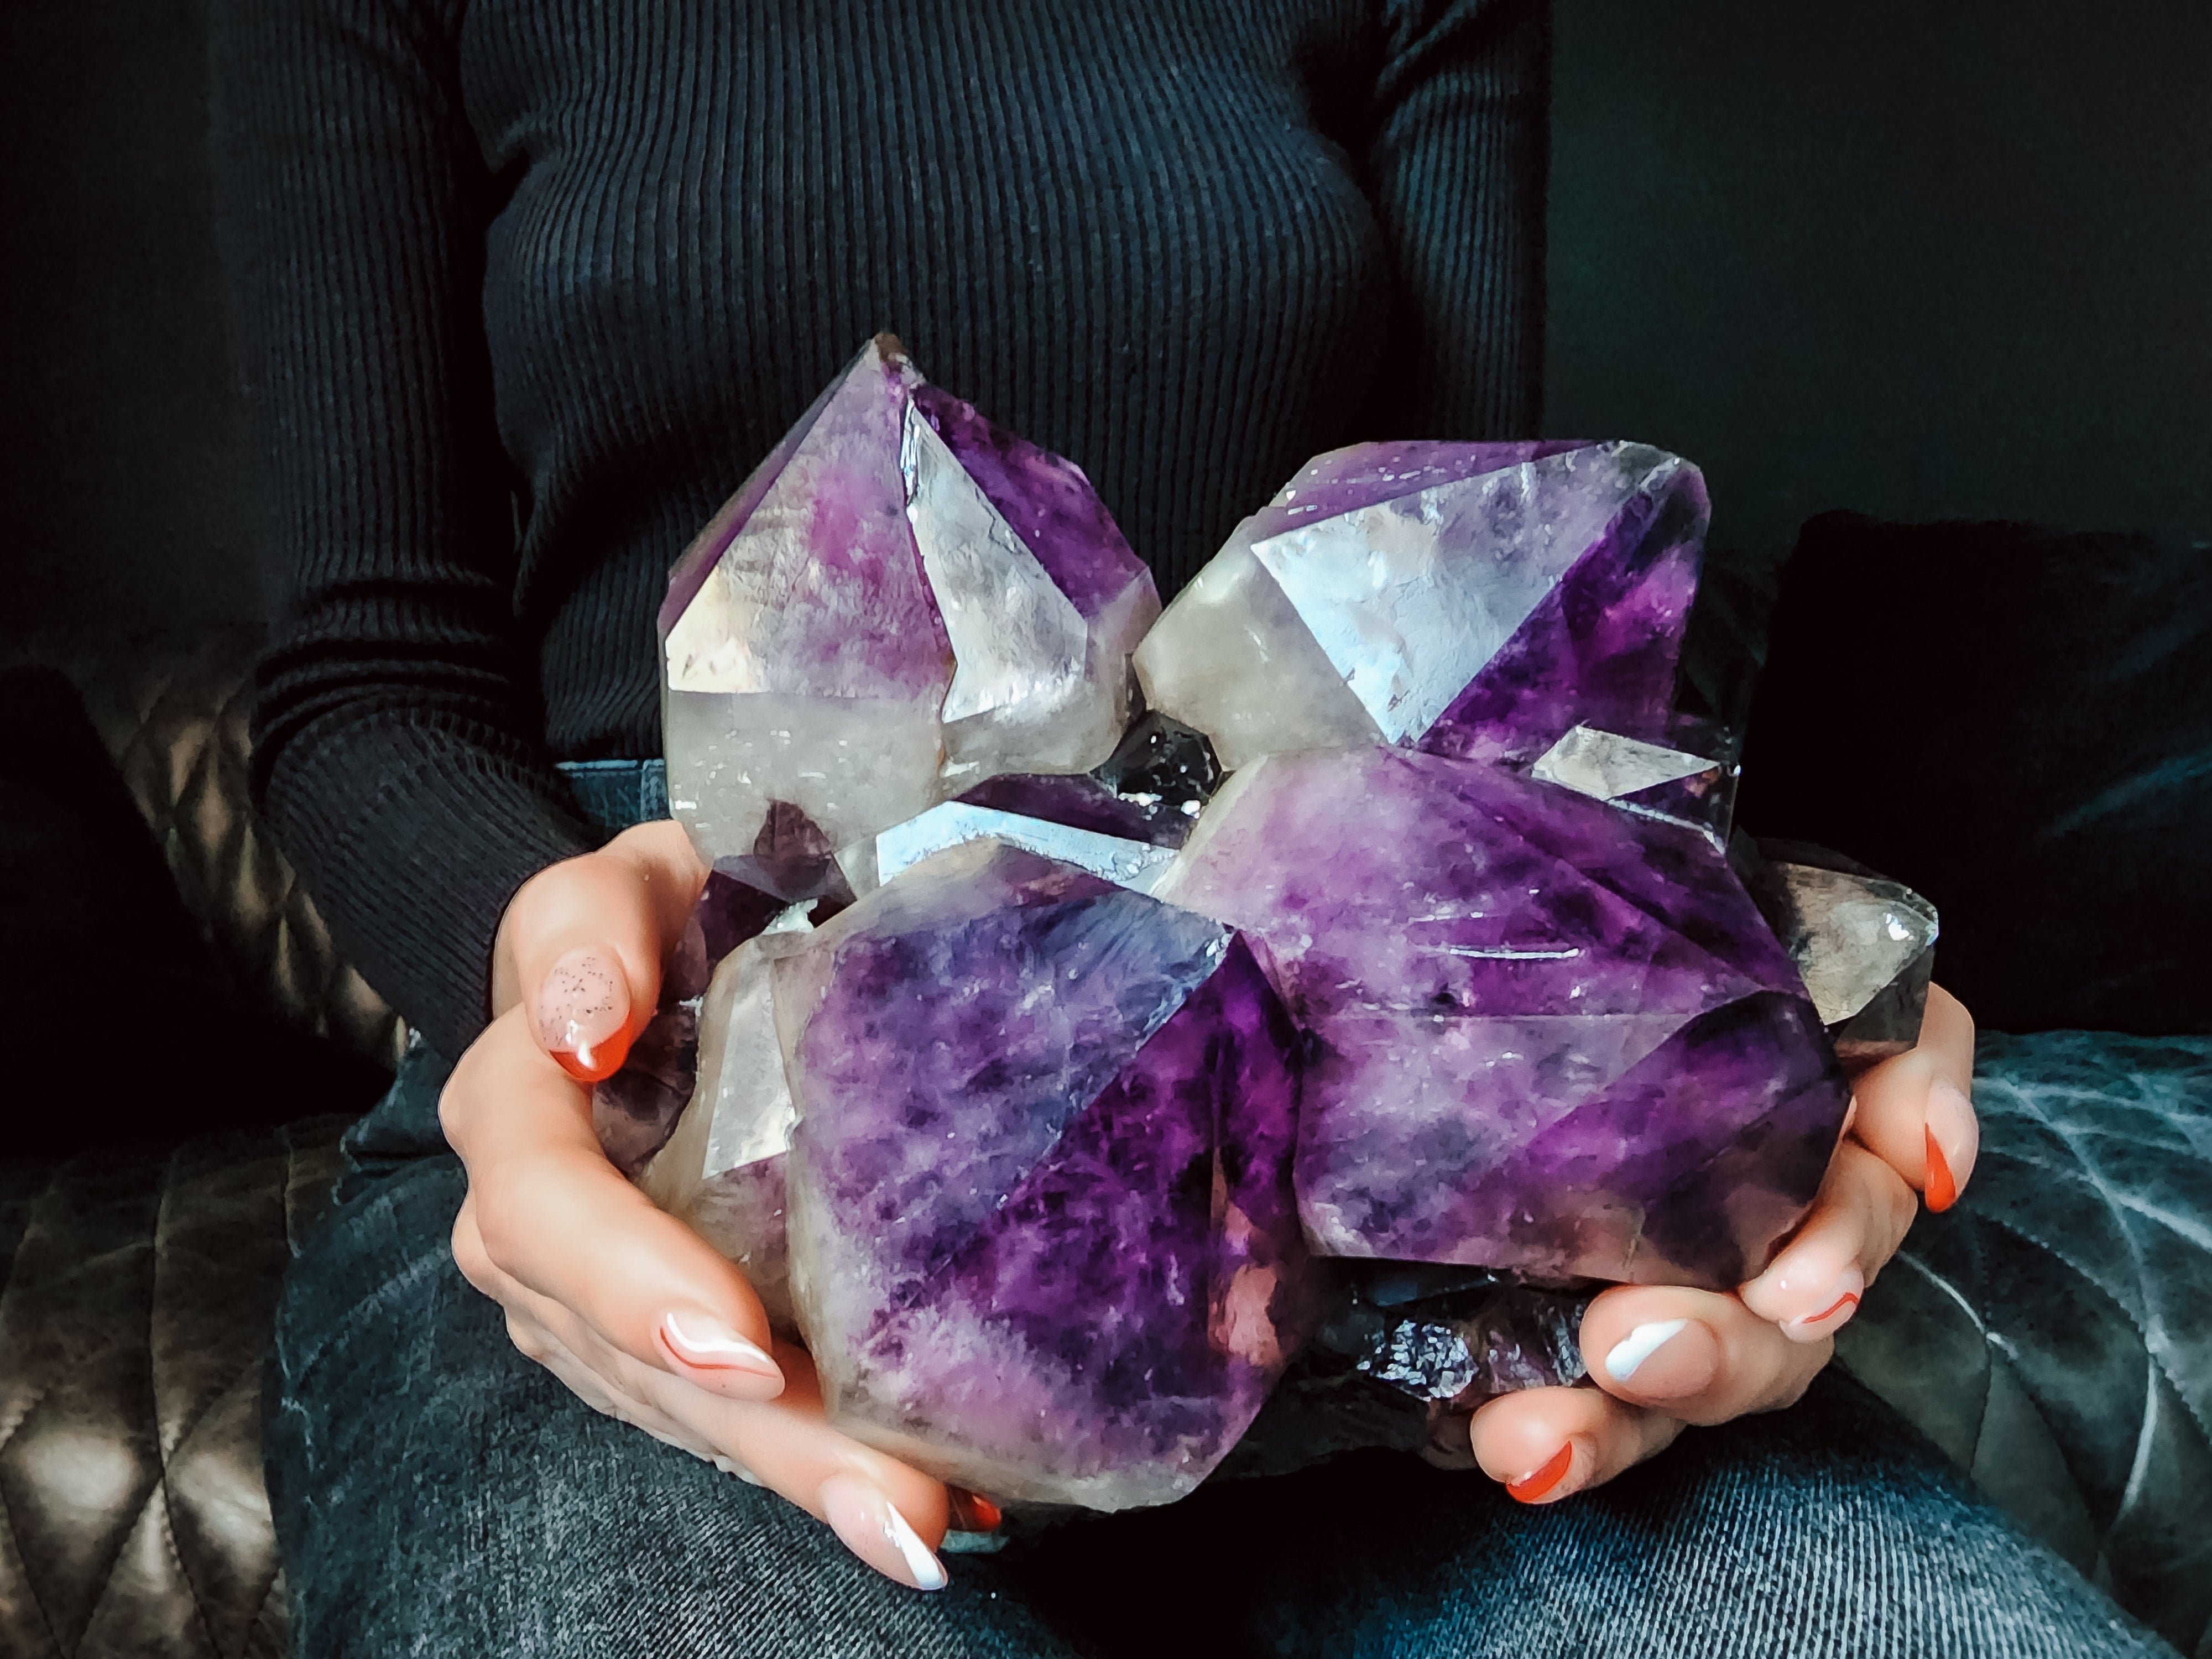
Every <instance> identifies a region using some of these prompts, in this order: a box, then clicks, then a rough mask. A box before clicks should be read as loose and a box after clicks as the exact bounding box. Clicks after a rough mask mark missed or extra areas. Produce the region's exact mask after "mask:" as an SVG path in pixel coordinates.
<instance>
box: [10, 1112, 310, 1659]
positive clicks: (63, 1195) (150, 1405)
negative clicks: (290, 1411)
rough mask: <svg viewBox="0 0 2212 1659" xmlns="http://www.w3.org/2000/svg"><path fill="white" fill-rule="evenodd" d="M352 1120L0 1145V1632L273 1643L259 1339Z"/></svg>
mask: <svg viewBox="0 0 2212 1659" xmlns="http://www.w3.org/2000/svg"><path fill="white" fill-rule="evenodd" d="M341 1128H343V1119H339V1118H324V1119H315V1120H309V1121H305V1122H301V1123H296V1124H293V1125H290V1126H288V1127H285V1128H284V1129H283V1130H279V1131H275V1132H264V1133H251V1134H249V1133H224V1134H219V1135H214V1136H209V1137H205V1138H203V1139H198V1140H195V1141H191V1142H189V1143H187V1144H186V1145H185V1146H183V1147H181V1148H179V1149H177V1150H175V1151H173V1152H142V1153H138V1154H125V1155H117V1154H113V1153H107V1152H101V1153H90V1154H86V1155H84V1156H82V1157H80V1158H72V1159H70V1160H69V1161H67V1162H66V1163H63V1164H43V1165H42V1164H0V1522H4V1523H5V1524H4V1526H0V1653H5V1654H7V1655H9V1656H10V1659H217V1656H220V1659H232V1656H254V1659H281V1656H282V1655H283V1653H284V1652H285V1650H286V1637H285V1626H284V1613H283V1593H282V1589H281V1587H280V1585H279V1583H278V1574H277V1563H276V1536H275V1532H274V1529H273V1527H272V1525H271V1523H270V1515H269V1503H268V1498H267V1496H266V1494H265V1492H264V1489H263V1486H262V1476H261V1434H260V1394H261V1364H262V1356H263V1353H264V1350H265V1349H266V1348H267V1346H268V1342H269V1335H270V1327H271V1322H272V1321H273V1319H274V1316H275V1310H276V1287H277V1281H278V1279H279V1278H280V1276H281V1274H282V1273H283V1267H284V1263H285V1261H287V1260H288V1259H289V1255H290V1252H291V1244H292V1241H293V1240H294V1239H295V1238H296V1237H298V1236H299V1234H300V1233H301V1231H302V1230H303V1229H304V1228H305V1227H306V1226H307V1225H309V1224H310V1223H311V1222H312V1221H313V1218H314V1216H315V1215H316V1213H317V1212H318V1211H319V1206H320V1205H321V1204H322V1202H323V1201H324V1198H325V1195H326V1194H327V1192H328V1190H329V1188H330V1184H331V1179H332V1177H333V1176H334V1175H335V1173H336V1169H337V1135H338V1132H339V1130H340V1129H341Z"/></svg>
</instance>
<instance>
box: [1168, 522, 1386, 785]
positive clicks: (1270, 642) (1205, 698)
mask: <svg viewBox="0 0 2212 1659" xmlns="http://www.w3.org/2000/svg"><path fill="white" fill-rule="evenodd" d="M1249 522H1250V521H1249V520H1248V521H1247V523H1248V524H1249ZM1243 535H1244V530H1243V526H1240V528H1239V530H1238V532H1237V533H1236V534H1234V535H1232V536H1231V538H1230V541H1229V544H1228V545H1227V546H1226V547H1225V548H1223V549H1222V550H1221V551H1220V552H1219V553H1218V554H1217V555H1216V556H1214V557H1213V559H1212V561H1211V562H1208V563H1207V565H1206V568H1204V569H1203V570H1200V572H1199V573H1198V574H1197V575H1196V576H1194V578H1192V580H1191V581H1190V584H1189V585H1188V586H1186V587H1185V588H1184V589H1183V590H1182V592H1180V593H1178V594H1177V595H1176V599H1175V603H1174V604H1172V605H1170V606H1169V607H1168V608H1167V610H1166V611H1164V612H1163V613H1162V614H1161V617H1160V619H1159V621H1158V622H1157V623H1154V624H1153V625H1152V632H1151V633H1149V634H1147V635H1146V636H1145V639H1144V642H1143V643H1142V644H1141V645H1139V647H1137V653H1136V657H1135V659H1134V660H1135V664H1136V670H1137V679H1138V683H1139V684H1141V685H1142V686H1143V687H1144V691H1145V702H1146V706H1147V707H1150V708H1157V709H1158V710H1159V711H1160V712H1161V713H1162V714H1167V715H1169V716H1170V717H1171V718H1172V719H1175V720H1181V721H1182V723H1183V724H1184V725H1186V726H1194V727H1196V728H1197V729H1198V730H1199V731H1200V732H1205V733H1206V736H1207V737H1208V738H1211V739H1212V743H1213V750H1214V753H1215V754H1217V755H1218V756H1219V757H1220V759H1221V764H1222V765H1223V766H1224V767H1225V768H1226V769H1229V770H1231V771H1232V772H1233V771H1235V770H1236V769H1237V768H1239V767H1241V766H1243V765H1246V764H1248V763H1250V762H1252V761H1255V760H1257V759H1258V758H1259V757H1261V756H1262V755H1270V754H1274V753H1277V752H1279V751H1280V750H1289V749H1310V748H1351V747H1353V746H1355V745H1357V744H1369V743H1376V742H1379V741H1380V740H1381V738H1382V735H1383V734H1382V731H1381V729H1380V728H1379V727H1377V726H1376V724H1375V721H1374V720H1373V719H1372V718H1371V717H1370V715H1369V714H1368V713H1367V711H1366V709H1365V708H1363V707H1362V706H1361V704H1360V702H1359V699H1358V697H1357V696H1353V695H1352V691H1351V690H1349V689H1348V688H1347V687H1346V685H1345V684H1344V677H1343V676H1342V675H1341V674H1340V673H1338V671H1337V670H1336V666H1335V665H1334V664H1333V663H1331V662H1330V661H1329V659H1328V653H1326V652H1324V651H1323V650H1322V647H1321V646H1320V644H1319V642H1318V641H1316V640H1315V638H1314V636H1313V635H1312V634H1311V633H1310V632H1309V631H1308V630H1307V629H1306V626H1305V624H1304V623H1302V622H1301V621H1299V619H1298V614H1297V611H1296V610H1295V609H1294V608H1293V607H1292V606H1291V602H1290V600H1289V599H1287V598H1285V595H1284V593H1283V590H1282V589H1281V588H1280V587H1279V586H1277V585H1276V582H1275V579H1274V578H1273V576H1271V575H1269V574H1267V570H1266V569H1265V568H1263V567H1262V566H1261V563H1260V562H1259V560H1258V559H1257V558H1255V556H1253V553H1252V549H1251V545H1250V544H1249V541H1248V540H1245V539H1242V538H1243Z"/></svg>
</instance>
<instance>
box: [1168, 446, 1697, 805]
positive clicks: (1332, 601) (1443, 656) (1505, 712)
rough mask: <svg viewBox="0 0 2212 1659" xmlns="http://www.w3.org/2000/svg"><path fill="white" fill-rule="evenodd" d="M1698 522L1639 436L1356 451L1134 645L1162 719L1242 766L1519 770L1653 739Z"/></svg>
mask: <svg viewBox="0 0 2212 1659" xmlns="http://www.w3.org/2000/svg"><path fill="white" fill-rule="evenodd" d="M1705 517H1706V507H1705V492H1704V485H1703V483H1702V481H1701V480H1700V478H1699V475H1698V473H1697V471H1696V469H1695V468H1693V467H1692V466H1690V465H1688V464H1687V463H1686V462H1684V461H1681V460H1680V459H1678V458H1676V457H1674V456H1670V455H1665V454H1662V453H1660V452H1659V451H1657V450H1654V449H1651V448H1649V447H1645V446H1643V445H1637V444H1617V443H1616V444H1587V445H1474V444H1468V445H1419V446H1413V445H1365V446H1361V447H1356V448H1352V449H1348V450H1340V451H1337V452H1335V453H1332V454H1329V455H1324V456H1322V457H1321V458H1320V459H1317V460H1316V461H1313V462H1311V463H1310V464H1309V465H1308V466H1307V467H1306V468H1305V470H1304V471H1302V472H1301V473H1300V474H1299V475H1298V477H1297V478H1295V479H1293V480H1292V481H1291V483H1290V484H1289V485H1288V486H1286V487H1285V489H1284V490H1283V492H1282V493H1281V494H1280V495H1278V496H1277V497H1276V499H1275V500H1274V501H1273V502H1271V503H1270V504H1269V505H1268V506H1267V507H1266V508H1264V509H1262V510H1261V512H1260V513H1256V514H1255V515H1254V516H1253V517H1252V518H1250V519H1249V520H1246V521H1245V522H1244V523H1243V524H1242V525H1240V526H1238V527H1237V531H1236V532H1234V533H1233V534H1232V535H1231V538H1230V541H1229V543H1228V544H1227V545H1226V546H1225V548H1224V549H1223V550H1222V552H1221V553H1220V554H1219V555H1218V556H1217V557H1216V559H1215V560H1214V561H1213V562H1212V564H1210V565H1209V566H1208V567H1207V568H1206V570H1205V571H1203V572H1201V573H1200V576H1199V579H1198V580H1196V581H1195V582H1194V583H1193V584H1192V586H1191V587H1190V588H1188V589H1187V590H1186V591H1185V592H1184V593H1183V594H1182V595H1181V596H1179V597H1178V598H1177V599H1176V604H1175V605H1174V606H1173V607H1172V608H1171V609H1170V611H1168V612H1167V614H1166V615H1164V617H1162V618H1161V620H1160V623H1159V624H1158V626H1157V627H1155V628H1154V629H1153V630H1152V634H1151V635H1150V636H1148V637H1147V638H1146V641H1145V642H1144V644H1143V646H1142V647H1140V648H1139V652H1138V653H1137V657H1136V666H1137V671H1138V675H1139V678H1140V680H1141V681H1142V683H1143V684H1144V688H1145V692H1146V699H1147V701H1148V702H1149V703H1150V704H1151V705H1152V707H1153V708H1158V709H1161V710H1163V711H1164V712H1165V713H1167V714H1171V715H1173V716H1175V717H1176V719H1178V720H1183V721H1185V722H1187V723H1188V724H1189V725H1191V726H1195V727H1196V728H1198V729H1199V730H1200V731H1202V732H1206V734H1207V736H1208V737H1210V738H1212V741H1213V744H1214V746H1215V748H1216V749H1217V750H1218V751H1219V754H1220V757H1221V760H1222V763H1224V764H1225V765H1226V766H1229V767H1231V768H1232V769H1233V768H1238V767H1242V766H1243V765H1245V764H1247V763H1249V762H1250V761H1252V760H1254V759H1256V758H1257V757H1260V756H1261V755H1265V754H1269V753H1275V752H1280V751H1283V750H1294V749H1304V748H1321V747H1343V746H1346V745H1350V744H1360V743H1371V742H1375V741H1376V740H1382V741H1387V742H1391V743H1397V744H1407V745H1409V746H1418V747H1421V748H1425V749H1428V750H1432V751H1434V752H1437V753H1444V754H1452V755H1456V756H1460V757H1468V758H1481V759H1489V760H1513V761H1529V760H1534V758H1536V757H1538V756H1540V755H1541V754H1542V753H1543V752H1544V751H1545V750H1547V749H1548V748H1550V747H1551V745H1552V744H1553V743H1554V742H1555V741H1556V740H1557V739H1558V738H1559V737H1560V736H1561V735H1562V734H1563V733H1564V732H1566V731H1567V730H1568V729H1569V728H1570V727H1571V726H1574V725H1575V724H1576V723H1577V721H1578V720H1583V721H1589V722H1591V723H1593V724H1596V725H1600V726H1603V727H1605V728H1606V729H1608V730H1619V731H1622V732H1629V733H1632V734H1633V735H1638V736H1651V735H1655V734H1656V730H1657V728H1658V727H1659V726H1661V725H1662V724H1663V722H1664V720H1665V717H1666V713H1667V709H1668V705H1669V702H1670V701H1671V698H1672V695H1673V690H1674V666H1675V661H1676V659H1677V657H1678V656H1679V654H1680V643H1681V631H1682V627H1683V623H1684V622H1685V621H1686V617H1687V614H1688V609H1689V603H1690V599H1691V598H1692V593H1693V592H1694V590H1695V586H1696V580H1697V557H1698V550H1699V545H1700V544H1701V542H1702V539H1703V536H1704V530H1705Z"/></svg>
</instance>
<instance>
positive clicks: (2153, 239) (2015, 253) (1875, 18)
mask: <svg viewBox="0 0 2212 1659" xmlns="http://www.w3.org/2000/svg"><path fill="white" fill-rule="evenodd" d="M200 11H201V8H200V5H199V3H197V0H8V3H6V4H5V5H4V6H0V225H4V227H5V230H4V252H0V552H4V556H5V558H6V562H7V563H8V565H9V568H10V580H9V603H8V604H7V605H4V606H0V644H8V643H13V642H15V641H20V640H21V639H22V638H24V637H25V636H26V635H27V634H29V633H31V632H33V631H44V630H46V629H53V628H68V627H70V626H73V625H77V624H82V623H90V622H94V621H98V620H100V619H102V618H106V620H109V621H112V622H119V623H124V624H125V625H126V626H136V625H146V626H167V627H175V626H178V625H180V624H182V625H190V624H192V623H203V622H217V621H222V620H226V619H239V618H244V617H250V616H251V615H252V610H253V605H254V598H253V578H252V572H251V569H250V566H249V561H248V559H247V557H246V547H247V545H248V541H249V535H248V526H247V520H246V505H245V502H244V501H243V499H242V497H241V492H240V483H239V478H238V471H239V468H238V459H239V458H238V455H237V453H236V443H237V439H236V431H237V427H236V422H235V420H234V410H233V408H232V405H231V404H230V401H229V399H228V397H227V395H226V392H225V390H224V384H223V369H222V341H221V333H220V325H219V319H218V317H217V310H216V306H217V302H216V272H215V269H214V263H213V252H212V249H211V248H210V245H209V237H208V229H207V221H208V211H209V204H208V180H207V171H206V163H205V159H204V155H203V154H202V152H201V149H200V145H199V142H198V131H199V128H200V125H201V123H202V120H203V118H204V117H203V113H202V112H203V109H204V100H205V84H204V70H203V68H202V64H201V62H200V56H199V38H200V21H199V19H200ZM1558 15H1559V64H1558V78H1557V94H1556V100H1555V105H1554V116H1553V129H1554V140H1555V144H1556V161H1555V168H1554V174H1553V218H1552V262H1551V270H1552V279H1551V290H1552V308H1551V362H1550V374H1549V409H1550V413H1549V419H1548V424H1549V426H1550V428H1551V429H1552V430H1553V431H1554V432H1557V433H1571V434H1574V435H1585V436H1591V437H1607V436H1633V437H1637V438H1642V439H1645V440H1648V441H1651V442H1654V443H1657V444H1661V445H1662V446H1665V447H1668V448H1671V449H1674V450H1677V451H1679V452H1680V453H1684V454H1686V455H1688V456H1689V457H1691V458H1692V459H1694V460H1696V461H1698V462H1699V463H1700V464H1701V465H1704V466H1705V470H1706V471H1707V474H1708V476H1709V477H1710V480H1711V484H1712V490H1713V496H1714V500H1715V503H1716V524H1715V532H1714V533H1715V539H1716V542H1717V544H1721V545H1724V546H1729V547H1734V548H1737V549H1741V550H1746V551H1748V552H1750V553H1752V554H1753V555H1778V554H1779V553H1780V552H1781V551H1782V550H1784V549H1785V548H1786V547H1787V546H1788V545H1789V544H1790V539H1791V538H1792V537H1793V536H1794V535H1795V533H1796V528H1797V526H1798V525H1799V524H1800V523H1801V522H1802V520H1805V519H1807V518H1808V517H1809V516H1811V515H1812V514H1814V513H1817V512H1820V511H1821V510H1822V509H1824V508H1827V507H1856V508H1858V509H1861V510H1863V511H1865V512H1869V513H1875V514H1876V515H1878V516H1883V517H1891V518H1903V519H1932V518H1944V517H1952V516H1965V517H2010V518H2021V519H2027V520H2035V521H2038V522H2040V523H2044V524H2046V525H2050V526H2056V527H2059V528H2063V529H2090V528H2095V529H2106V530H2147V531H2150V532H2154V533H2157V534H2160V535H2162V536H2165V537H2169V538H2172V537H2182V538H2203V537H2205V536H2207V535H2212V5H2207V4H2206V3H2204V0H2107V3H2104V4H2100V5H2087V4H2083V3H2079V0H2075V3H2069V4H2055V3H2049V0H2030V3H2023V0H1948V3H1940V4H1929V3H1926V0H1880V3H1860V4H1857V5H1853V6H1848V7H1826V6H1822V7H1814V6H1796V5H1775V4H1772V3H1771V0H1668V3H1666V4H1654V3H1650V0H1559V14H1558Z"/></svg>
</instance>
